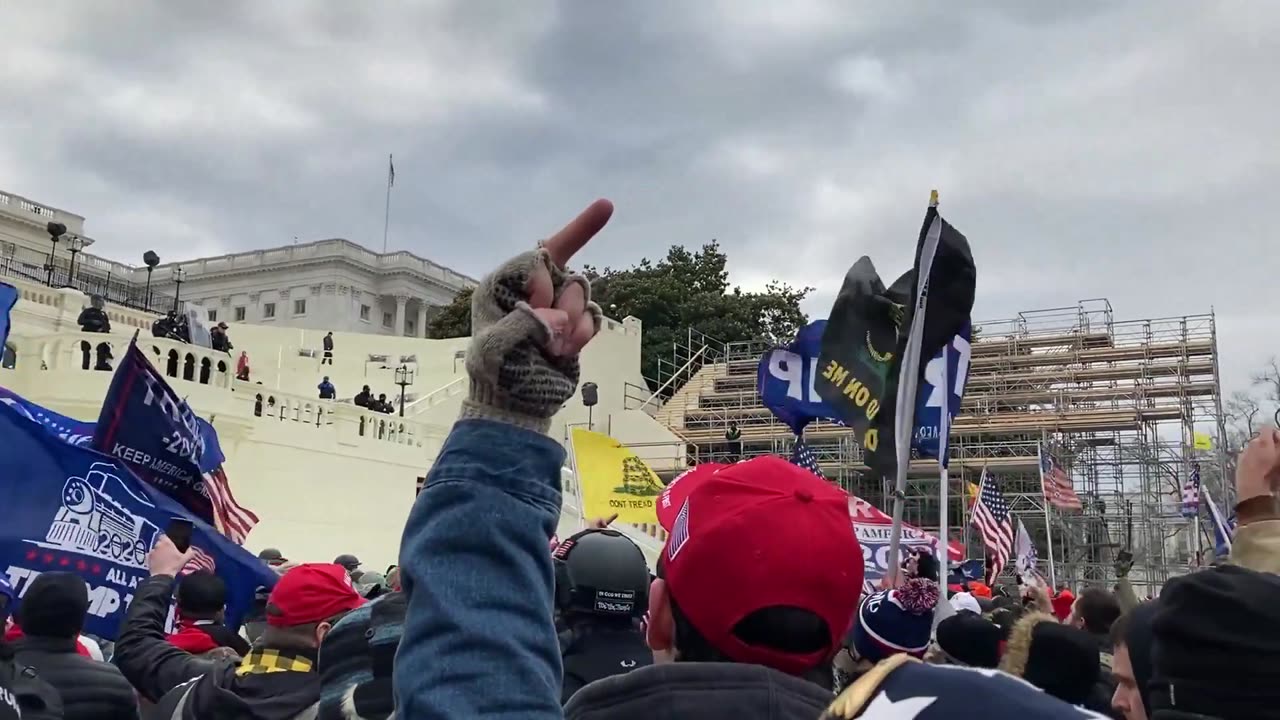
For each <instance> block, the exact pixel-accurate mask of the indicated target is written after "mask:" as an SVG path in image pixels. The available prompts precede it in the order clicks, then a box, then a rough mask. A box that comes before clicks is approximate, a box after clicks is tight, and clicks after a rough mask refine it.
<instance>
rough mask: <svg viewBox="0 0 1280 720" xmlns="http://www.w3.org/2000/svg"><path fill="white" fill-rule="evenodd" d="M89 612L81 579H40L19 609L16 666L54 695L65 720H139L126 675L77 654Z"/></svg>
mask: <svg viewBox="0 0 1280 720" xmlns="http://www.w3.org/2000/svg"><path fill="white" fill-rule="evenodd" d="M88 611H89V591H88V588H87V587H86V586H85V583H84V580H83V579H82V578H81V577H80V576H79V575H75V574H73V573H66V572H46V573H41V574H40V576H39V577H37V578H36V579H35V580H33V581H31V584H30V585H28V586H27V590H26V593H25V594H24V595H23V598H22V603H21V604H20V605H19V606H18V624H19V625H20V626H21V627H22V630H23V635H22V637H21V638H19V639H18V640H16V641H14V643H13V653H14V660H15V662H16V663H17V664H18V665H20V666H27V667H31V668H35V670H36V672H38V673H39V675H40V677H41V678H42V679H43V680H44V681H45V682H47V683H49V684H50V685H52V686H53V688H54V689H55V690H57V691H58V694H59V695H60V696H61V698H62V705H63V717H65V718H68V720H81V719H83V720H95V719H97V720H114V719H117V718H124V719H133V718H137V717H138V703H137V700H136V698H135V696H134V693H133V688H132V687H130V686H129V682H128V681H127V680H125V678H124V675H122V674H121V673H120V671H119V670H118V669H116V667H115V666H114V665H109V664H107V663H104V662H99V661H97V660H94V659H92V658H90V657H87V656H86V655H82V654H81V652H80V649H79V642H78V641H79V637H80V632H81V630H83V629H84V619H85V613H87V612H88Z"/></svg>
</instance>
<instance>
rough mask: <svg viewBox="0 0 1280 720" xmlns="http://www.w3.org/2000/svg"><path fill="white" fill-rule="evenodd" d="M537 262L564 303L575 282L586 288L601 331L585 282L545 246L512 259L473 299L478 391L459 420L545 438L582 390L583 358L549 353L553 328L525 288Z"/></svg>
mask: <svg viewBox="0 0 1280 720" xmlns="http://www.w3.org/2000/svg"><path fill="white" fill-rule="evenodd" d="M538 264H542V265H543V266H544V267H546V268H547V270H548V271H549V272H550V274H551V283H552V287H553V288H554V292H555V297H557V298H559V297H560V293H561V292H562V291H563V290H564V288H565V287H566V286H567V285H569V284H570V283H579V284H581V285H582V287H583V291H584V293H585V297H586V299H587V312H589V313H591V315H592V317H593V319H594V321H595V326H596V330H597V331H598V330H599V329H600V321H601V317H602V315H601V312H600V306H599V305H596V304H595V303H593V302H591V286H590V285H589V284H588V283H587V281H586V278H583V277H582V276H580V275H570V274H568V273H566V272H565V271H564V270H561V269H560V268H558V267H556V265H555V263H553V262H551V258H550V256H549V255H548V254H547V251H546V250H543V249H542V248H539V249H537V250H533V251H530V252H526V253H521V254H520V255H517V256H516V257H514V258H512V259H511V260H508V261H507V262H506V263H504V264H503V265H502V266H501V267H499V268H498V269H497V270H495V271H494V272H492V273H490V274H489V275H488V276H487V277H485V279H484V280H482V281H481V282H480V286H479V287H477V288H476V289H475V292H474V294H473V295H472V297H471V348H470V349H469V350H468V351H467V374H468V375H470V376H471V390H470V394H469V396H468V399H467V400H464V401H463V403H462V413H461V415H460V416H459V418H460V419H466V418H483V419H487V420H496V421H498V422H505V423H509V424H511V425H516V426H519V427H523V428H527V429H529V430H534V431H536V432H541V433H545V432H546V431H547V430H548V428H550V427H551V417H552V416H553V415H555V414H556V413H557V412H559V411H560V408H561V406H563V405H564V404H565V402H567V401H568V400H569V398H571V397H573V393H574V391H575V390H577V387H578V376H579V370H580V368H579V365H578V357H577V356H576V355H575V356H573V357H553V356H551V355H549V354H548V353H547V352H546V351H545V350H544V348H545V347H546V346H547V343H548V342H550V340H551V328H550V327H548V326H547V325H546V323H544V322H543V321H542V320H541V319H540V318H539V317H538V316H537V315H535V314H534V313H533V309H532V308H530V307H529V304H528V299H529V298H528V297H527V294H526V290H525V288H526V287H527V285H528V283H529V278H530V277H531V276H532V274H533V271H534V269H535V268H536V267H537V266H538Z"/></svg>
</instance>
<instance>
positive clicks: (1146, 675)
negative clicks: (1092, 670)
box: [1111, 602, 1159, 720]
mask: <svg viewBox="0 0 1280 720" xmlns="http://www.w3.org/2000/svg"><path fill="white" fill-rule="evenodd" d="M1157 609H1159V606H1158V604H1157V603H1154V602H1148V603H1143V604H1141V605H1139V606H1137V607H1135V608H1133V609H1132V610H1130V611H1129V612H1127V613H1125V614H1124V615H1121V616H1120V619H1119V620H1117V621H1116V622H1115V623H1113V624H1112V626H1111V647H1112V648H1113V653H1114V654H1113V656H1112V666H1111V674H1112V677H1113V678H1114V679H1115V681H1116V689H1115V692H1114V693H1113V694H1112V696H1111V709H1112V712H1114V713H1116V714H1118V715H1119V716H1120V717H1123V718H1124V720H1149V719H1150V717H1151V671H1152V655H1153V647H1154V633H1153V631H1152V624H1153V622H1154V620H1155V616H1156V610H1157Z"/></svg>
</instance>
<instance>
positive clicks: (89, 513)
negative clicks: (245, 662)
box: [0, 403, 276, 639]
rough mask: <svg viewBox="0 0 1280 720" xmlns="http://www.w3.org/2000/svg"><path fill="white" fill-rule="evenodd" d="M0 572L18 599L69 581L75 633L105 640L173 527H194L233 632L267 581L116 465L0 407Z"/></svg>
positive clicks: (209, 531)
mask: <svg viewBox="0 0 1280 720" xmlns="http://www.w3.org/2000/svg"><path fill="white" fill-rule="evenodd" d="M0 437H2V438H4V442H3V443H0V507H3V508H4V511H5V522H3V523H0V562H2V563H3V567H4V568H5V574H6V576H7V577H8V580H9V582H10V584H12V585H13V588H14V590H15V591H16V592H17V593H18V596H19V597H21V596H22V595H23V594H24V593H25V592H26V590H27V587H29V585H30V583H31V581H32V580H33V579H34V578H36V577H37V576H39V575H40V573H43V572H51V571H65V572H72V573H75V574H77V575H79V576H80V577H81V578H83V579H84V581H85V583H86V584H87V585H88V589H89V612H88V615H87V617H86V623H85V632H88V633H92V634H94V635H99V636H101V637H104V638H107V639H114V638H115V637H116V635H117V633H118V632H119V629H120V625H121V623H122V621H123V620H124V615H125V611H126V610H127V609H128V607H129V603H130V601H132V599H133V590H134V588H136V587H137V586H138V585H139V583H141V582H142V581H143V580H145V579H146V578H147V576H148V572H147V565H146V558H147V553H149V552H150V551H151V548H152V547H153V546H154V545H155V543H156V541H157V540H158V539H159V537H160V535H161V534H162V533H163V532H164V530H165V528H166V527H168V524H169V521H170V520H171V519H172V518H175V517H181V518H186V519H190V520H192V521H193V522H194V523H195V531H194V532H193V534H192V543H191V544H192V547H193V548H195V549H196V551H197V552H196V558H195V560H193V561H192V564H191V565H189V566H188V568H187V570H192V569H196V568H201V569H208V570H213V571H214V572H216V573H217V574H218V575H219V576H220V577H221V578H222V579H223V581H225V582H226V584H227V622H228V624H229V625H231V626H233V627H234V626H235V625H237V624H238V623H239V622H240V618H241V617H242V616H243V615H244V613H245V612H246V611H247V610H248V609H249V607H250V605H251V604H252V602H253V596H254V592H255V590H256V589H257V588H258V587H267V588H270V587H272V586H274V584H275V581H276V574H275V573H274V572H273V571H272V570H271V569H270V568H268V567H267V566H266V565H265V564H263V563H262V562H261V561H259V560H258V559H257V558H256V557H254V556H253V554H252V553H249V552H248V551H246V550H244V549H243V548H241V547H240V546H238V545H236V544H234V543H232V542H231V541H229V540H227V539H226V538H224V537H222V535H221V534H219V533H218V532H217V531H216V530H215V529H213V528H212V527H210V526H209V525H208V524H206V523H204V522H202V521H201V520H200V519H199V518H193V517H192V516H191V513H190V512H188V511H186V510H184V509H183V508H182V507H181V506H180V505H178V503H176V502H174V501H173V500H172V499H170V498H168V497H167V496H165V495H164V494H163V493H161V492H159V491H157V490H155V489H153V488H151V487H150V486H148V485H147V484H146V483H143V482H141V481H140V480H138V478H137V477H135V476H134V475H133V473H131V472H130V471H129V469H128V467H126V466H125V465H124V464H123V463H121V462H120V461H119V460H116V459H115V458H111V457H108V456H106V455H103V454H101V453H98V452H95V451H93V450H91V449H89V448H87V447H78V446H75V445H71V444H68V443H66V442H64V441H63V440H61V439H60V438H58V437H57V436H56V435H54V434H53V433H50V432H47V431H46V429H45V428H43V427H42V426H41V424H40V423H39V422H36V421H32V420H31V419H30V418H29V417H27V416H26V415H24V414H23V413H22V412H20V411H19V410H18V409H17V408H15V407H14V406H12V405H10V404H7V403H0Z"/></svg>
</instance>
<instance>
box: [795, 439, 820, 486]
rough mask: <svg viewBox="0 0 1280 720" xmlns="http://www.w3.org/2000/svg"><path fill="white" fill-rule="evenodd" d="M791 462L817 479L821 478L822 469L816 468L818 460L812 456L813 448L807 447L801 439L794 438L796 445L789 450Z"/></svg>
mask: <svg viewBox="0 0 1280 720" xmlns="http://www.w3.org/2000/svg"><path fill="white" fill-rule="evenodd" d="M791 462H792V463H794V464H796V465H799V466H800V467H802V468H804V469H805V470H808V471H809V472H811V473H813V474H814V475H817V476H818V477H823V475H822V469H821V468H819V467H818V458H817V457H816V456H815V455H814V454H813V448H811V447H809V445H808V443H806V442H805V441H804V438H802V437H799V436H796V444H795V446H794V447H792V448H791Z"/></svg>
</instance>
